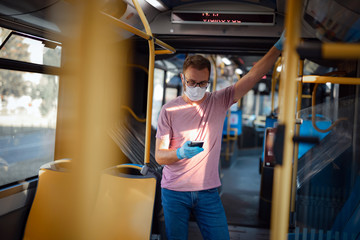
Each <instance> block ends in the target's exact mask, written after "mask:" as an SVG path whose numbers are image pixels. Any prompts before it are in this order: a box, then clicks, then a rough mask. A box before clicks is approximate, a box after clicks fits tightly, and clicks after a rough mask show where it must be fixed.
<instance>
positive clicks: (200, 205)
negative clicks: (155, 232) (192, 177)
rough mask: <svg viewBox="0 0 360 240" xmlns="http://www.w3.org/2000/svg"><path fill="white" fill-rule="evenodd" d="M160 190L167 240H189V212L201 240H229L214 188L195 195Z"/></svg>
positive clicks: (223, 212)
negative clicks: (194, 221) (192, 216)
mask: <svg viewBox="0 0 360 240" xmlns="http://www.w3.org/2000/svg"><path fill="white" fill-rule="evenodd" d="M161 190H162V191H161V197H162V205H163V209H164V216H165V228H166V235H167V238H168V240H175V239H176V240H180V239H181V240H182V239H184V240H186V239H187V238H188V224H189V217H190V212H192V213H193V215H194V217H195V219H196V222H197V224H198V226H199V228H200V231H201V234H202V236H203V238H204V240H208V239H213V240H223V239H224V240H228V239H230V237H229V229H228V225H227V220H226V216H225V211H224V207H223V205H222V203H221V199H220V196H219V193H218V191H217V189H216V188H213V189H209V190H203V191H196V192H178V191H172V190H169V189H165V188H162V189H161Z"/></svg>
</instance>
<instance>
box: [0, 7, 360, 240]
mask: <svg viewBox="0 0 360 240" xmlns="http://www.w3.org/2000/svg"><path fill="white" fill-rule="evenodd" d="M283 33H285V34H286V35H285V36H286V37H287V38H286V40H285V43H284V44H285V45H284V46H285V50H284V51H283V53H282V55H281V57H280V58H279V59H278V61H277V62H276V64H275V65H274V67H273V68H272V69H271V70H270V71H269V72H268V73H266V74H265V75H264V76H263V77H262V79H261V80H260V81H259V82H258V83H257V84H256V85H255V86H254V87H253V88H252V89H251V90H250V91H249V92H248V93H247V94H246V95H245V96H244V97H243V98H242V99H241V100H240V101H239V102H237V103H235V104H234V105H233V106H231V108H230V109H229V110H228V113H227V117H226V119H225V122H224V128H223V133H222V149H221V156H220V164H219V173H220V177H221V182H222V186H221V187H220V188H219V192H220V195H221V199H222V202H223V205H224V209H225V212H226V215H227V220H228V225H229V232H230V239H259V240H260V239H272V240H278V239H284V240H285V239H289V240H290V239H303V240H307V239H319V240H320V239H326V240H330V239H344V240H345V239H356V240H357V239H360V220H359V219H360V186H359V184H360V177H359V176H360V175H359V174H360V161H359V159H360V139H359V138H360V128H359V123H360V119H359V116H360V114H359V111H360V104H359V101H360V99H359V94H360V93H359V89H360V88H359V83H360V81H359V79H360V64H359V63H360V62H359V59H360V44H359V42H360V4H359V3H358V1H356V0H343V1H338V0H303V1H296V0H229V1H212V0H207V1H203V0H198V1H195V0H186V1H185V0H161V1H159V0H154V1H150V0H88V1H76V0H17V1H13V0H2V1H1V2H0V91H1V92H0V143H1V144H0V239H9V240H12V239H14V240H15V239H158V240H160V239H166V236H165V225H164V219H163V215H162V207H161V202H160V199H159V198H160V179H161V171H162V166H161V165H159V164H158V163H157V162H156V160H155V153H154V152H155V134H156V129H157V119H158V116H159V113H160V110H161V107H162V106H163V105H164V104H165V103H167V102H168V101H170V100H172V99H174V98H176V97H178V96H180V95H181V94H182V91H183V83H182V81H181V78H180V74H181V73H182V71H183V69H182V67H183V63H184V60H185V58H186V57H187V56H189V55H193V54H201V55H203V56H204V57H206V58H208V59H209V61H210V62H211V65H212V66H211V68H212V70H211V73H210V85H209V87H208V89H207V91H210V92H212V91H216V90H220V89H223V88H225V87H227V86H230V85H232V84H234V83H235V82H237V81H239V80H240V79H241V77H243V76H244V75H246V74H247V73H248V72H249V71H250V69H251V68H252V67H253V66H254V65H255V64H256V63H257V62H258V61H259V60H260V59H261V57H262V56H264V55H265V54H266V52H267V51H268V50H269V49H270V48H271V47H272V46H273V45H274V44H275V43H276V42H277V40H278V39H279V38H280V36H281V35H282V34H283ZM290 66H291V67H290ZM288 109H289V110H288ZM288 136H290V137H288ZM289 156H290V157H289ZM284 203H285V204H284ZM287 204H288V205H287ZM283 206H285V210H283V209H282V208H284V207H283ZM286 206H288V208H286ZM189 239H192V240H195V239H202V238H201V233H200V231H199V229H198V227H197V225H196V223H195V220H194V219H193V218H192V217H191V218H190V223H189Z"/></svg>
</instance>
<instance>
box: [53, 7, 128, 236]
mask: <svg viewBox="0 0 360 240" xmlns="http://www.w3.org/2000/svg"><path fill="white" fill-rule="evenodd" d="M74 9H75V10H77V11H76V13H77V14H74V15H71V16H68V17H69V18H72V17H73V19H72V21H69V22H71V24H73V25H76V27H74V28H73V29H76V31H74V32H72V33H71V38H70V37H69V38H66V39H67V41H65V42H64V48H63V49H64V61H63V68H64V72H63V73H62V74H61V76H60V80H59V105H58V106H59V107H58V121H57V129H56V131H57V132H56V146H55V151H56V152H55V157H56V159H58V158H64V157H65V158H71V160H72V163H73V168H72V169H71V172H70V175H69V178H71V185H69V186H68V194H67V196H61V197H62V198H63V199H66V198H69V199H71V201H69V202H70V203H71V204H69V205H68V206H66V209H64V212H66V213H69V216H67V217H65V219H64V222H68V223H70V224H69V225H70V227H69V228H68V227H64V229H63V235H62V236H53V239H92V238H91V228H90V227H89V226H90V224H91V221H92V220H94V219H93V216H92V213H93V212H92V209H93V206H94V204H95V201H96V195H97V187H98V184H99V174H100V172H101V171H102V170H103V169H104V168H106V167H109V166H112V165H114V164H119V163H120V162H119V160H120V158H119V153H120V152H119V149H118V148H116V147H115V146H114V144H113V142H112V140H111V138H110V137H109V135H108V130H109V128H110V126H112V125H114V124H115V123H116V122H117V121H118V120H119V118H120V117H121V116H120V114H121V113H120V107H119V106H121V105H122V104H125V102H124V100H125V99H126V98H127V97H126V96H128V95H127V92H125V91H124V89H128V86H126V83H127V81H126V79H127V78H126V74H124V73H125V72H124V69H125V63H124V59H127V58H126V56H125V55H126V53H127V52H126V50H127V49H128V48H126V47H125V46H124V45H123V44H124V43H122V44H121V45H120V44H115V39H116V38H115V31H113V28H111V26H110V25H109V24H108V23H107V22H106V21H104V18H103V16H101V15H100V13H99V10H100V7H99V2H98V1H96V0H87V1H76V3H74ZM85 20H86V21H85ZM119 53H121V54H119ZM124 56H125V57H124ZM128 92H129V91H128ZM59 207H61V206H59ZM54 217H56V216H54Z"/></svg>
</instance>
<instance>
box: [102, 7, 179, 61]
mask: <svg viewBox="0 0 360 240" xmlns="http://www.w3.org/2000/svg"><path fill="white" fill-rule="evenodd" d="M133 2H134V1H133ZM134 5H135V8H136V10H138V13H139V9H141V7H140V5H139V4H138V3H137V4H135V3H134ZM141 12H142V14H140V13H139V16H140V18H141V21H142V22H143V24H144V19H146V17H145V15H144V13H143V11H142V10H141ZM101 14H103V15H104V16H106V17H108V19H110V20H111V21H112V22H113V23H114V24H116V25H117V26H119V27H121V28H122V29H124V30H126V31H129V32H131V33H133V34H135V35H137V36H139V37H141V38H144V39H146V40H149V41H150V40H151V39H153V40H154V43H155V44H156V45H159V46H160V47H162V48H165V50H156V54H172V53H175V52H176V50H175V49H174V48H173V47H171V46H170V45H168V44H166V43H164V42H163V41H161V40H159V39H157V38H155V37H153V36H152V34H151V31H150V27H149V23H148V22H147V20H146V23H147V24H144V27H145V25H146V27H145V30H146V33H144V32H143V31H141V30H139V29H137V28H134V27H133V26H131V25H129V24H127V23H124V22H123V21H121V20H119V19H117V18H115V17H113V16H111V15H109V14H107V13H105V12H101ZM149 33H150V34H149Z"/></svg>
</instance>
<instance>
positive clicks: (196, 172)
mask: <svg viewBox="0 0 360 240" xmlns="http://www.w3.org/2000/svg"><path fill="white" fill-rule="evenodd" d="M282 42H283V35H282V37H281V38H280V39H279V41H278V42H277V43H276V44H275V45H274V46H273V47H272V48H271V49H270V50H269V52H268V53H267V54H266V55H265V56H264V57H263V58H262V59H261V60H260V61H259V62H258V63H256V65H255V66H253V68H252V69H251V70H250V72H249V73H248V74H246V75H245V76H244V77H243V78H241V79H240V80H239V81H238V82H236V83H235V84H234V85H232V86H229V87H227V88H225V89H222V90H219V91H216V92H212V93H209V92H206V88H207V86H208V84H209V77H210V70H211V69H210V67H211V65H210V62H209V61H208V60H207V59H206V58H204V57H202V56H200V55H194V56H190V57H187V58H186V59H185V61H184V65H183V73H182V74H181V80H182V83H183V86H184V93H183V95H182V96H180V97H177V98H176V99H174V100H172V101H170V102H169V103H167V104H165V105H164V106H163V108H162V109H161V112H160V116H159V119H158V129H157V133H156V150H155V158H156V161H157V162H158V163H159V164H161V165H165V166H164V169H163V176H162V180H161V188H162V193H161V194H162V195H161V196H162V205H163V209H164V216H165V228H166V235H167V237H168V239H187V235H188V221H189V216H190V212H192V213H193V215H194V217H195V218H196V221H197V223H198V226H199V228H200V231H201V234H202V236H203V238H204V239H214V240H221V239H229V231H228V225H227V220H226V216H225V211H224V208H223V206H222V203H221V199H220V196H219V193H218V191H217V188H218V187H219V186H220V185H221V183H220V179H219V171H218V166H219V158H220V151H221V137H222V128H223V123H224V120H225V116H226V112H227V110H228V109H229V108H230V106H231V105H232V104H234V103H236V102H237V101H238V100H239V99H240V98H241V97H242V96H244V95H245V94H246V93H247V92H248V91H249V90H250V89H251V88H252V87H253V86H254V85H255V84H256V83H257V82H258V81H259V80H260V79H261V78H262V76H264V74H266V73H267V72H268V71H269V70H270V68H271V67H272V66H273V65H274V63H275V61H276V59H277V58H278V57H279V55H280V53H281V50H282ZM190 141H204V144H203V146H202V147H199V146H195V147H193V146H189V144H190Z"/></svg>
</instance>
